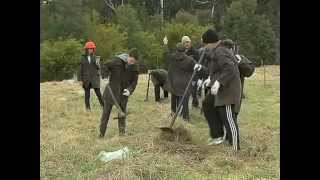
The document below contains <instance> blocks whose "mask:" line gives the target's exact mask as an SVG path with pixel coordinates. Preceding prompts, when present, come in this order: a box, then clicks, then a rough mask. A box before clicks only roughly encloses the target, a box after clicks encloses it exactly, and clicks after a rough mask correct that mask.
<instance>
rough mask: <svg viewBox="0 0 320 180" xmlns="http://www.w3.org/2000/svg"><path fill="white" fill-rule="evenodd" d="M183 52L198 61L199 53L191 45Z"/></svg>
mask: <svg viewBox="0 0 320 180" xmlns="http://www.w3.org/2000/svg"><path fill="white" fill-rule="evenodd" d="M185 53H186V55H187V56H190V57H192V58H193V59H194V60H195V61H196V62H199V58H200V55H199V52H198V51H197V50H196V49H195V48H194V47H191V48H190V49H186V51H185Z"/></svg>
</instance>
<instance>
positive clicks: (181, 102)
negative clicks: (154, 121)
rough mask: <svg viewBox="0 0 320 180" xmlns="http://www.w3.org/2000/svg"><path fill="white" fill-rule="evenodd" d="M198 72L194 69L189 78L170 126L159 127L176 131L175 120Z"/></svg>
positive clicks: (201, 58)
mask: <svg viewBox="0 0 320 180" xmlns="http://www.w3.org/2000/svg"><path fill="white" fill-rule="evenodd" d="M205 50H206V49H204V50H203V51H202V53H201V56H200V60H199V62H198V63H199V64H201V62H202V60H203V57H204V53H205ZM196 73H197V71H196V70H194V71H193V73H192V75H191V78H190V80H189V82H188V85H187V87H186V89H185V90H184V93H183V96H182V98H181V100H180V102H179V106H178V108H177V110H176V112H175V113H174V116H173V118H172V120H171V123H170V126H169V127H159V128H160V129H161V130H162V131H166V132H171V133H173V132H174V131H173V129H172V127H173V124H174V122H175V121H176V119H177V116H178V114H179V112H180V109H181V107H182V104H183V101H184V99H185V98H186V96H187V92H188V89H189V88H190V85H191V82H192V80H193V78H194V76H195V75H196Z"/></svg>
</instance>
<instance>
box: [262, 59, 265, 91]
mask: <svg viewBox="0 0 320 180" xmlns="http://www.w3.org/2000/svg"><path fill="white" fill-rule="evenodd" d="M261 62H262V67H263V87H264V88H265V87H266V67H265V66H264V63H263V59H262V60H261Z"/></svg>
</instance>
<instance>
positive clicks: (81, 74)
mask: <svg viewBox="0 0 320 180" xmlns="http://www.w3.org/2000/svg"><path fill="white" fill-rule="evenodd" d="M78 81H83V63H82V59H81V62H80V65H79V71H78Z"/></svg>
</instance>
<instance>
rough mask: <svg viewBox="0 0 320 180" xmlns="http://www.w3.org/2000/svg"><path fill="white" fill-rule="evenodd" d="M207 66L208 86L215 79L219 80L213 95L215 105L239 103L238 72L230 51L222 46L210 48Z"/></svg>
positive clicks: (239, 84)
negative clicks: (209, 80)
mask: <svg viewBox="0 0 320 180" xmlns="http://www.w3.org/2000/svg"><path fill="white" fill-rule="evenodd" d="M208 67H209V72H210V79H211V82H210V87H211V86H212V85H213V83H214V82H215V81H216V80H217V81H219V82H220V88H219V90H218V93H217V95H216V96H215V106H223V105H231V104H239V103H240V96H241V83H240V73H239V69H238V64H237V61H236V59H235V56H234V55H233V53H232V51H231V50H230V49H228V48H226V47H223V46H218V47H216V48H212V49H210V52H209V61H208Z"/></svg>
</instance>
